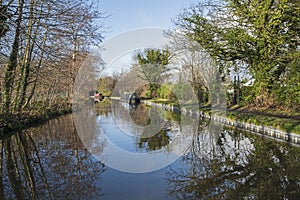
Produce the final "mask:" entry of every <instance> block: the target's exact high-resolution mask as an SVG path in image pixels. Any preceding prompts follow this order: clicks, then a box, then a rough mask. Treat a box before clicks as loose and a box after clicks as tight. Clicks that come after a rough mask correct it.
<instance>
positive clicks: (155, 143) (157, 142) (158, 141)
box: [139, 130, 170, 151]
mask: <svg viewBox="0 0 300 200" xmlns="http://www.w3.org/2000/svg"><path fill="white" fill-rule="evenodd" d="M169 139H170V137H169V136H168V134H167V131H166V130H161V131H159V132H158V133H157V134H155V135H153V136H151V137H147V138H144V137H141V138H140V141H139V148H146V150H150V151H154V150H158V149H161V148H162V147H164V146H167V145H168V144H169Z"/></svg>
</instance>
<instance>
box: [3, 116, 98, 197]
mask: <svg viewBox="0 0 300 200" xmlns="http://www.w3.org/2000/svg"><path fill="white" fill-rule="evenodd" d="M0 159H1V160H0V173H1V176H0V199H80V198H89V199H92V197H99V196H101V195H102V189H101V187H99V185H98V184H99V181H100V174H101V173H102V172H103V171H104V165H103V164H102V163H100V162H98V161H96V160H94V158H93V157H92V156H91V154H90V153H89V152H87V150H85V148H84V147H83V145H82V143H81V142H80V139H79V138H78V136H77V133H76V131H75V128H74V124H73V120H72V115H67V116H64V117H61V118H58V119H54V120H50V121H49V122H48V123H46V124H45V125H42V126H41V127H38V128H31V129H27V130H23V131H20V132H18V133H16V134H14V135H12V136H11V137H9V138H6V139H4V140H2V141H1V158H0Z"/></svg>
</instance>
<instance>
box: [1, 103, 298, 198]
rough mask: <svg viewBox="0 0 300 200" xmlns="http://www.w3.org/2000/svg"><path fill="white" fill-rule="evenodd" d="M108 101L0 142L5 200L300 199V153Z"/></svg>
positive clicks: (238, 133)
mask: <svg viewBox="0 0 300 200" xmlns="http://www.w3.org/2000/svg"><path fill="white" fill-rule="evenodd" d="M194 118H195V117H185V116H183V115H181V114H178V113H172V112H169V111H166V110H163V109H161V108H154V107H148V106H146V105H144V104H140V105H138V106H137V107H130V106H129V105H128V104H125V103H122V102H120V101H114V102H111V101H102V102H100V103H97V104H96V105H93V106H88V109H86V110H80V111H76V112H75V113H73V114H69V115H65V116H62V117H59V118H56V119H52V120H50V121H48V122H47V123H44V124H42V125H40V126H36V127H32V128H29V129H26V130H22V131H19V132H16V133H13V134H11V135H10V136H9V137H6V138H3V139H2V140H1V144H0V145H1V157H0V159H1V160H0V173H1V176H0V199H109V200H110V199H113V200H115V199H124V200H127V199H131V200H133V199H139V200H140V199H142V200H148V199H149V200H150V199H153V200H154V199H155V200H156V199H300V148H299V147H297V146H293V145H290V144H289V143H284V142H279V141H275V140H271V139H269V138H265V137H263V136H260V135H256V134H253V133H247V132H242V131H240V130H234V129H231V128H226V127H223V126H221V125H218V124H215V123H213V122H211V121H209V120H207V119H199V120H195V119H194Z"/></svg>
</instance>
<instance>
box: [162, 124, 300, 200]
mask: <svg viewBox="0 0 300 200" xmlns="http://www.w3.org/2000/svg"><path fill="white" fill-rule="evenodd" d="M299 161H300V149H299V148H294V147H290V146H288V145H286V144H285V143H277V142H274V141H271V140H268V139H265V138H261V137H260V136H257V135H249V134H247V133H241V132H240V131H234V130H224V131H222V133H221V134H220V135H219V136H218V137H215V136H214V135H213V134H211V132H210V131H208V130H207V129H205V128H203V129H202V130H201V131H200V132H199V134H198V135H196V136H195V137H194V140H193V145H192V149H191V151H190V152H189V153H188V154H186V155H185V156H184V157H182V159H181V163H180V166H174V167H171V168H170V171H169V172H167V174H166V176H167V190H168V193H169V195H170V197H172V198H175V199H299V198H300V162H299Z"/></svg>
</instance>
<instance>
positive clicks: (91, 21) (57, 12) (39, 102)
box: [0, 0, 105, 132]
mask: <svg viewBox="0 0 300 200" xmlns="http://www.w3.org/2000/svg"><path fill="white" fill-rule="evenodd" d="M0 10H1V15H0V38H1V39H0V47H1V48H0V72H1V78H0V103H1V104H0V116H1V122H2V123H1V127H0V129H1V130H2V132H3V130H5V129H6V127H7V126H9V127H11V126H15V125H16V124H12V123H11V122H12V121H19V122H20V120H21V122H20V123H17V124H22V120H24V123H25V121H30V119H31V118H37V120H40V119H43V118H45V116H52V115H53V114H57V113H64V112H65V111H70V107H71V106H70V105H71V102H72V89H73V88H72V87H73V83H74V79H75V75H76V73H77V70H78V68H79V66H80V63H81V62H83V60H84V59H85V57H86V56H87V54H88V52H89V50H90V49H89V48H90V46H91V45H98V44H99V43H100V42H101V40H102V31H103V27H102V24H101V21H102V19H103V18H105V16H104V15H103V14H102V13H100V12H99V11H97V7H96V4H95V3H93V2H92V1H89V2H86V1H82V0H75V1H65V0H58V1H43V0H18V1H17V0H10V1H0ZM96 22H97V23H96ZM25 124H26V123H25Z"/></svg>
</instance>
